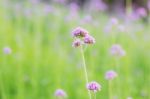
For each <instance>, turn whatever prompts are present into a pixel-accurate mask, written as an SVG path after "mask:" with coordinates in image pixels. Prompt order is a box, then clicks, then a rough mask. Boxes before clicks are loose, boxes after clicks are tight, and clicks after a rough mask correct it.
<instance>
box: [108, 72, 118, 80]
mask: <svg viewBox="0 0 150 99" xmlns="http://www.w3.org/2000/svg"><path fill="white" fill-rule="evenodd" d="M115 77H117V73H116V72H115V71H113V70H109V71H107V72H106V74H105V78H106V79H107V80H112V79H114V78H115Z"/></svg>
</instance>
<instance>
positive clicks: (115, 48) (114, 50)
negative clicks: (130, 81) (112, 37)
mask: <svg viewBox="0 0 150 99" xmlns="http://www.w3.org/2000/svg"><path fill="white" fill-rule="evenodd" d="M110 53H111V55H114V56H125V54H126V52H125V51H124V50H123V48H122V47H121V46H120V45H119V44H114V45H112V47H111V48H110Z"/></svg>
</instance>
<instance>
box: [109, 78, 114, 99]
mask: <svg viewBox="0 0 150 99" xmlns="http://www.w3.org/2000/svg"><path fill="white" fill-rule="evenodd" d="M108 87H109V88H108V89H109V99H113V98H112V85H111V81H110V80H109V81H108Z"/></svg>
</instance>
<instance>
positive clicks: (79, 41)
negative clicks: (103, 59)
mask: <svg viewBox="0 0 150 99" xmlns="http://www.w3.org/2000/svg"><path fill="white" fill-rule="evenodd" d="M81 44H83V43H82V41H81V40H80V39H76V40H74V42H73V44H72V46H73V47H79V46H81Z"/></svg>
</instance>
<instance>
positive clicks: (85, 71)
mask: <svg viewBox="0 0 150 99" xmlns="http://www.w3.org/2000/svg"><path fill="white" fill-rule="evenodd" d="M81 55H82V61H83V69H84V74H85V80H86V84H88V74H87V70H86V63H85V57H84V51H83V47H82V46H81ZM88 94H89V99H92V98H91V93H90V91H89V90H88Z"/></svg>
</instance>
